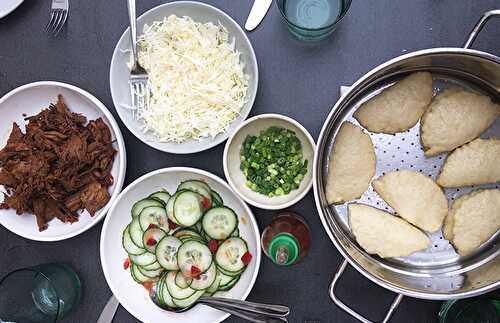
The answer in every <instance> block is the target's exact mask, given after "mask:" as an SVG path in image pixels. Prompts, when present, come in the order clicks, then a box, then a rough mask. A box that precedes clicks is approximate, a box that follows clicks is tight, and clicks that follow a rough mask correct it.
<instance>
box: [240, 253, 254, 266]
mask: <svg viewBox="0 0 500 323" xmlns="http://www.w3.org/2000/svg"><path fill="white" fill-rule="evenodd" d="M241 261H242V262H243V263H244V264H245V266H246V265H248V264H249V263H250V261H252V254H251V253H250V252H249V251H247V252H245V253H244V254H243V256H241Z"/></svg>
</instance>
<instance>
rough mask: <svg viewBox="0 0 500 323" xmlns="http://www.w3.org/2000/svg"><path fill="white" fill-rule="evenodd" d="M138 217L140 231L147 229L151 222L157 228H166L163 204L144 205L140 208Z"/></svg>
mask: <svg viewBox="0 0 500 323" xmlns="http://www.w3.org/2000/svg"><path fill="white" fill-rule="evenodd" d="M138 218H139V223H140V225H141V229H142V231H146V230H147V229H149V226H150V225H151V224H154V225H156V226H157V227H159V228H167V230H168V219H167V211H165V208H164V207H163V206H148V207H145V208H144V209H142V211H141V213H140V214H139V217H138Z"/></svg>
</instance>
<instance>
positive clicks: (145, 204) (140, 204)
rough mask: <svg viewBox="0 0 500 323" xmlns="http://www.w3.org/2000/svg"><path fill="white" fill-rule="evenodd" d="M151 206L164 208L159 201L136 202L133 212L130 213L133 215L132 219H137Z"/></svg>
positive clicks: (148, 199) (147, 199)
mask: <svg viewBox="0 0 500 323" xmlns="http://www.w3.org/2000/svg"><path fill="white" fill-rule="evenodd" d="M149 206H163V204H162V203H161V202H160V201H158V200H155V199H150V198H145V199H142V200H139V201H137V202H135V203H134V205H132V210H131V211H130V213H132V217H133V218H135V217H137V216H139V214H140V213H141V211H142V210H143V209H144V208H146V207H149Z"/></svg>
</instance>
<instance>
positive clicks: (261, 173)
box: [224, 114, 315, 210]
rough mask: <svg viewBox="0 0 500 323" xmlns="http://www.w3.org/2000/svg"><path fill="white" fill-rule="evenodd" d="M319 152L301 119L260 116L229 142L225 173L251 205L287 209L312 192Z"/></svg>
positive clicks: (234, 135)
mask: <svg viewBox="0 0 500 323" xmlns="http://www.w3.org/2000/svg"><path fill="white" fill-rule="evenodd" d="M314 149H315V143H314V139H313V138H312V137H311V135H310V134H309V132H308V131H307V130H306V129H305V128H304V127H303V126H302V125H301V124H300V123H298V122H297V121H295V120H293V119H291V118H289V117H286V116H283V115H279V114H262V115H258V116H255V117H253V118H250V119H248V120H246V121H245V122H244V123H242V124H241V125H240V126H239V127H238V128H237V129H236V131H235V132H234V134H233V135H232V136H231V137H230V138H229V139H228V141H227V143H226V146H225V148H224V174H225V176H226V179H227V181H228V182H229V185H231V187H232V188H233V190H234V191H235V192H236V193H237V194H238V195H239V196H240V197H241V198H242V199H244V200H245V201H246V202H247V203H249V204H251V205H253V206H256V207H259V208H262V209H268V210H278V209H284V208H287V207H289V206H291V205H293V204H295V203H297V202H298V201H300V200H301V199H302V198H303V197H304V196H305V195H306V194H307V192H309V190H310V189H311V186H312V162H313V158H314Z"/></svg>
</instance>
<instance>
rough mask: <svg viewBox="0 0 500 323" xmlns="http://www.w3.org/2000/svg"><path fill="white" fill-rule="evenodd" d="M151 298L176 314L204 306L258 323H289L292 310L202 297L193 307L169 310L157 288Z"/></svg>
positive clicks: (280, 306) (279, 306) (169, 309)
mask: <svg viewBox="0 0 500 323" xmlns="http://www.w3.org/2000/svg"><path fill="white" fill-rule="evenodd" d="M149 296H150V297H151V300H152V301H153V302H154V303H155V304H156V305H157V306H159V307H161V308H163V309H165V310H167V311H171V312H175V313H182V312H185V311H188V310H189V309H191V307H192V306H194V305H195V304H204V305H207V306H210V307H212V308H215V309H218V310H220V311H223V312H226V313H230V314H233V315H235V316H238V317H240V318H242V319H245V320H248V321H250V322H257V323H260V322H262V323H274V322H288V321H287V319H286V317H287V316H288V315H289V314H290V309H289V308H288V307H286V306H283V305H273V304H263V303H254V302H249V301H241V300H236V299H230V298H221V297H210V296H202V297H200V298H199V299H198V300H197V301H196V303H195V304H193V305H192V306H191V307H187V308H183V309H175V308H169V307H167V306H165V305H164V304H162V303H161V301H159V299H158V288H157V287H156V286H155V287H153V288H152V289H151V290H150V293H149Z"/></svg>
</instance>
